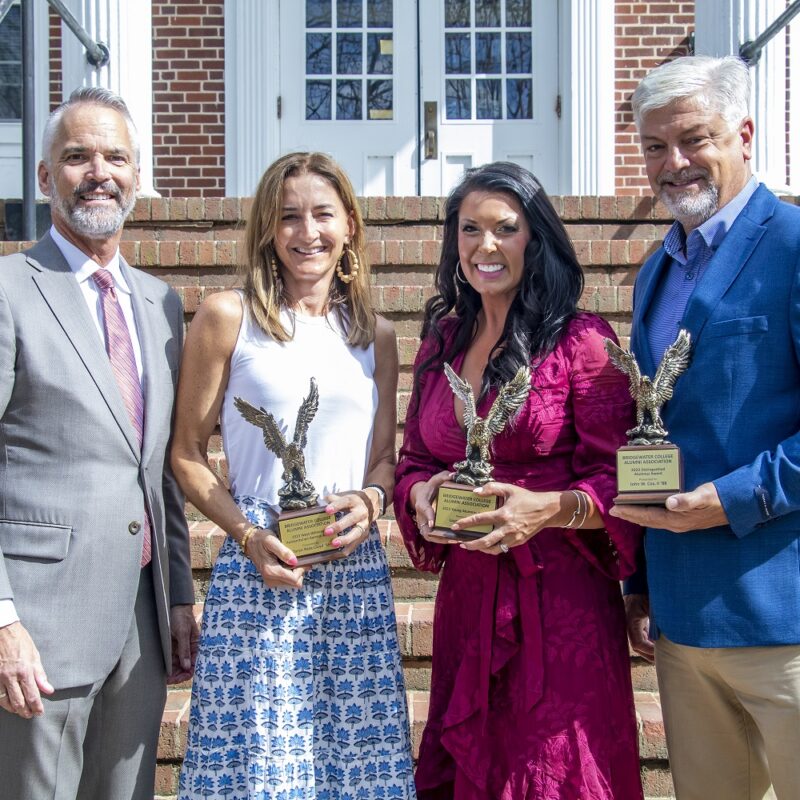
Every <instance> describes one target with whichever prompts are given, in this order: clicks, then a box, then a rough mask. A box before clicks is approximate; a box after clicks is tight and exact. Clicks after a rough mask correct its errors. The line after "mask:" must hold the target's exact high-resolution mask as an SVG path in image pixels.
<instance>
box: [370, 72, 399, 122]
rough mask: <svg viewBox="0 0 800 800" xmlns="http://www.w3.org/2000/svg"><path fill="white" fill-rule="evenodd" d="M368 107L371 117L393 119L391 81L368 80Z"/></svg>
mask: <svg viewBox="0 0 800 800" xmlns="http://www.w3.org/2000/svg"><path fill="white" fill-rule="evenodd" d="M367 109H368V114H369V118H370V119H392V117H393V116H394V114H393V97H392V82H391V81H367Z"/></svg>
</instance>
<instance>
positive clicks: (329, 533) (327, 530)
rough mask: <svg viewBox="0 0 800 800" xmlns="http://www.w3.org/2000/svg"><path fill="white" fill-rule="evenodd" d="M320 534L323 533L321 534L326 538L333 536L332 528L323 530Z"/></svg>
mask: <svg viewBox="0 0 800 800" xmlns="http://www.w3.org/2000/svg"><path fill="white" fill-rule="evenodd" d="M322 532H323V533H324V534H325V535H326V536H333V528H325V530H324V531H322Z"/></svg>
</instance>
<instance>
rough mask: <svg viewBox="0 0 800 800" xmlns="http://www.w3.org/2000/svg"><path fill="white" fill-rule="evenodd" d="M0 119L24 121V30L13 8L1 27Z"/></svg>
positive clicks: (16, 8)
mask: <svg viewBox="0 0 800 800" xmlns="http://www.w3.org/2000/svg"><path fill="white" fill-rule="evenodd" d="M0 62H3V63H2V64H0V119H9V120H11V119H13V120H18V119H22V28H21V18H20V8H19V6H18V5H15V6H12V7H11V8H10V9H9V11H8V14H7V15H6V16H5V18H4V19H3V23H2V25H0Z"/></svg>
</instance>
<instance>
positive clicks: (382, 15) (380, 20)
mask: <svg viewBox="0 0 800 800" xmlns="http://www.w3.org/2000/svg"><path fill="white" fill-rule="evenodd" d="M367 25H368V26H369V27H370V28H391V27H392V0H367Z"/></svg>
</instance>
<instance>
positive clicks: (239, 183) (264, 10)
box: [225, 0, 280, 197]
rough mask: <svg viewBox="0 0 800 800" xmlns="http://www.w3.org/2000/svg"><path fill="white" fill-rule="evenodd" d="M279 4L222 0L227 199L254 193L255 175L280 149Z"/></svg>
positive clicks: (263, 0) (274, 0)
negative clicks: (278, 110)
mask: <svg viewBox="0 0 800 800" xmlns="http://www.w3.org/2000/svg"><path fill="white" fill-rule="evenodd" d="M279 5H280V4H279V0H225V194H226V195H227V196H229V197H248V196H251V195H253V194H254V193H255V189H256V182H257V181H258V176H260V175H261V174H262V173H263V172H264V170H265V169H266V168H267V166H268V165H269V164H270V162H271V161H272V160H273V159H274V158H275V157H276V156H277V155H278V153H279V151H280V125H279V122H278V114H277V104H278V95H279V91H280V88H279V87H280V53H279V50H278V48H279V47H280V43H279V41H278V39H279V31H280V24H279V23H280V7H279ZM254 176H256V177H255V178H254Z"/></svg>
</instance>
